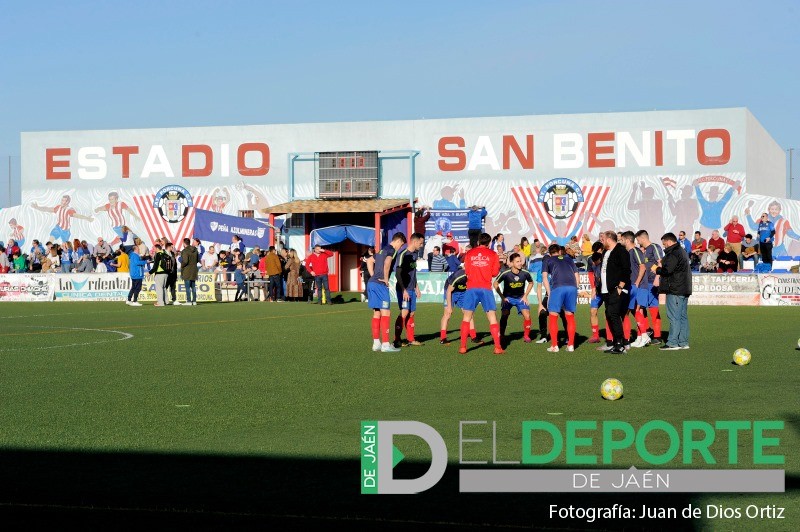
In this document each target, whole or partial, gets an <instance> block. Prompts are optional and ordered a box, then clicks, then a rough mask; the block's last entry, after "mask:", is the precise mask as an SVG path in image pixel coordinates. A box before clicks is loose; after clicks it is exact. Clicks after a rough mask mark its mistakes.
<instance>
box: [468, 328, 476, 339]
mask: <svg viewBox="0 0 800 532" xmlns="http://www.w3.org/2000/svg"><path fill="white" fill-rule="evenodd" d="M469 337H470V338H472V339H473V340H474V339H475V338H477V337H478V331H476V330H475V329H470V330H469Z"/></svg>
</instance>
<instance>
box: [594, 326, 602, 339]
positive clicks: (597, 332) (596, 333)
mask: <svg viewBox="0 0 800 532" xmlns="http://www.w3.org/2000/svg"><path fill="white" fill-rule="evenodd" d="M592 338H600V326H599V325H592Z"/></svg>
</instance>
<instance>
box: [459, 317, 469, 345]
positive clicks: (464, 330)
mask: <svg viewBox="0 0 800 532" xmlns="http://www.w3.org/2000/svg"><path fill="white" fill-rule="evenodd" d="M467 336H469V322H468V321H462V322H461V349H466V348H467Z"/></svg>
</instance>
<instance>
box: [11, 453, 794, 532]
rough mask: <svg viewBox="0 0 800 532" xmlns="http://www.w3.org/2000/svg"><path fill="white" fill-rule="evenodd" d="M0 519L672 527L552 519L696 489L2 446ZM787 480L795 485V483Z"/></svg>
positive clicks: (674, 503)
mask: <svg viewBox="0 0 800 532" xmlns="http://www.w3.org/2000/svg"><path fill="white" fill-rule="evenodd" d="M426 470H427V465H426V464H419V463H405V462H401V463H400V465H398V466H397V468H396V470H395V476H396V477H397V478H415V477H418V476H421V475H422V474H423V473H424V472H425V471H426ZM0 475H2V477H0V478H2V479H3V483H2V487H0V519H2V522H3V523H4V525H6V526H8V525H9V524H12V525H13V524H23V523H24V524H25V525H26V527H28V528H30V526H31V525H33V526H36V525H37V524H45V523H50V522H52V521H54V520H58V522H59V523H60V524H61V525H60V526H62V527H63V526H65V524H66V523H68V522H80V523H81V524H82V525H83V526H86V525H89V526H92V527H97V526H106V525H109V524H118V523H120V522H122V523H124V524H125V525H132V526H143V525H147V524H152V523H157V524H159V525H161V526H163V525H167V526H176V525H177V526H185V525H191V526H198V525H200V526H203V527H211V526H214V527H222V526H226V527H230V526H231V525H232V526H235V527H236V528H237V529H242V528H249V527H251V526H252V527H255V526H263V525H264V524H277V525H283V526H287V527H291V528H303V529H309V528H313V529H316V528H322V527H325V528H330V527H332V526H334V525H336V524H337V523H339V524H342V525H343V526H346V527H347V528H348V529H353V528H357V529H361V528H369V529H388V530H405V529H412V528H414V529H420V528H422V529H427V528H439V529H441V528H444V529H453V530H455V529H461V530H463V529H477V528H483V527H487V526H503V527H512V528H514V527H521V528H550V529H606V530H608V529H617V528H621V527H625V528H626V529H627V530H639V529H650V530H652V529H654V528H665V529H666V528H668V529H670V530H691V529H693V527H695V526H697V525H698V524H699V523H698V522H691V521H688V520H685V519H681V518H680V517H679V518H678V519H677V520H663V521H662V520H658V519H641V520H640V519H637V520H630V521H619V520H617V521H613V520H597V521H595V522H593V523H588V522H586V521H585V520H568V519H563V520H562V519H550V518H549V508H550V505H551V504H556V505H559V506H563V507H568V506H569V505H576V506H581V507H584V508H586V507H589V506H605V507H610V506H612V505H613V504H615V503H618V504H622V505H624V506H625V507H629V508H634V509H636V511H637V513H638V512H639V511H640V509H641V507H642V505H643V504H647V505H650V506H659V507H676V508H682V507H685V506H686V505H688V504H689V503H691V502H692V500H693V497H692V495H691V494H660V495H659V494H653V495H648V494H645V495H639V494H625V495H617V494H594V495H586V494H583V493H582V494H459V493H458V467H457V466H454V465H450V466H449V467H448V469H447V472H446V474H445V476H444V478H443V479H442V480H441V481H440V482H439V483H438V484H437V485H436V486H434V487H433V488H431V489H430V490H428V491H426V492H423V493H420V494H417V495H394V496H369V495H361V494H360V493H359V463H358V462H357V461H352V460H312V459H309V460H303V459H282V458H265V457H246V456H206V455H185V454H178V455H164V454H144V453H141V454H131V453H79V452H45V451H26V450H4V451H0ZM799 484H800V482H798V479H797V478H787V491H789V490H797V489H798V485H799Z"/></svg>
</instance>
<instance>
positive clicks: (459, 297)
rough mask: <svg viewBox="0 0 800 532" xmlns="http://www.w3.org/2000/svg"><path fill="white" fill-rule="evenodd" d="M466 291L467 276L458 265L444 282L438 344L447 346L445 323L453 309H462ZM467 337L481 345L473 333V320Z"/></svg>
mask: <svg viewBox="0 0 800 532" xmlns="http://www.w3.org/2000/svg"><path fill="white" fill-rule="evenodd" d="M466 291H467V274H466V272H464V266H463V265H459V267H458V269H457V270H456V271H454V272H453V273H451V274H450V275H449V276H448V277H447V280H446V281H445V282H444V313H443V314H442V323H441V326H440V331H439V334H440V336H439V343H440V344H442V345H447V344H449V343H450V342H449V341H448V340H447V323H448V322H449V321H450V316H452V315H453V307H458V308H460V309H463V308H464V307H463V302H464V293H465V292H466ZM469 336H470V338H471V339H472V341H473V342H475V343H482V342H481V341H480V340H478V333H477V332H476V331H475V319H474V318H473V319H471V320H470V322H469Z"/></svg>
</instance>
